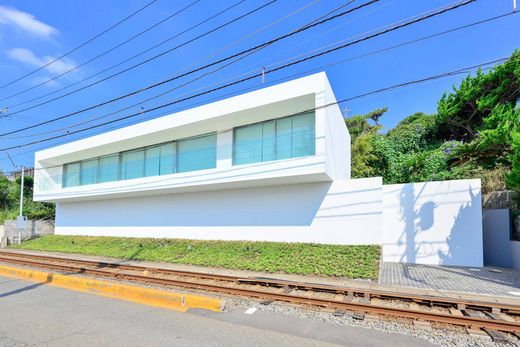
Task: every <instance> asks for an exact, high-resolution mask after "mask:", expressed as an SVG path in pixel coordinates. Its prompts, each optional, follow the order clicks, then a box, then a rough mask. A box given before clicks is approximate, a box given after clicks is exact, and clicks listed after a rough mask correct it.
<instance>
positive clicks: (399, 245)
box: [383, 180, 483, 267]
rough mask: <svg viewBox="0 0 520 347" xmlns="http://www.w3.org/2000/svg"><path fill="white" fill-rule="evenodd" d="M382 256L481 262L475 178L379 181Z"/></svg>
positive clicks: (451, 262)
mask: <svg viewBox="0 0 520 347" xmlns="http://www.w3.org/2000/svg"><path fill="white" fill-rule="evenodd" d="M383 225H384V232H383V260H384V261H393V262H404V263H418V264H440V265H459V266H475V267H481V266H483V240H482V200H481V194H480V180H454V181H441V182H424V183H410V184H393V185H385V186H383Z"/></svg>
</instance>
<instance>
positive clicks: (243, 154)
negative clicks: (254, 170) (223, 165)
mask: <svg viewBox="0 0 520 347" xmlns="http://www.w3.org/2000/svg"><path fill="white" fill-rule="evenodd" d="M274 135H275V132H274V121H269V122H264V123H257V124H252V125H247V126H244V127H240V128H237V129H236V130H235V134H234V162H235V164H237V165H239V164H249V163H257V162H261V161H268V160H274V158H275V136H274Z"/></svg>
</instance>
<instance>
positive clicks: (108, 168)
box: [98, 154, 119, 183]
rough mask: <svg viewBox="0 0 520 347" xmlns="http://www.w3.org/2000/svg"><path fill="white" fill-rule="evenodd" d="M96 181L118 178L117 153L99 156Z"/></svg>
mask: <svg viewBox="0 0 520 347" xmlns="http://www.w3.org/2000/svg"><path fill="white" fill-rule="evenodd" d="M98 175H99V176H98V182H100V183H101V182H110V181H117V180H118V179H119V154H112V155H107V156H105V157H101V158H99V173H98Z"/></svg>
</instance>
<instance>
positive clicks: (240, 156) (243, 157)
mask: <svg viewBox="0 0 520 347" xmlns="http://www.w3.org/2000/svg"><path fill="white" fill-rule="evenodd" d="M314 154H315V117H314V113H306V114H303V115H298V116H292V117H285V118H279V119H276V120H270V121H267V122H262V123H257V124H251V125H246V126H243V127H239V128H235V130H234V139H233V164H234V165H240V164H248V163H257V162H264V161H270V160H277V159H287V158H296V157H304V156H308V155H314Z"/></svg>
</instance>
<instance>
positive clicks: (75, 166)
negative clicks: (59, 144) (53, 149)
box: [63, 163, 80, 187]
mask: <svg viewBox="0 0 520 347" xmlns="http://www.w3.org/2000/svg"><path fill="white" fill-rule="evenodd" d="M79 166H80V165H79V163H72V164H66V165H65V166H64V167H63V186H64V187H73V186H79Z"/></svg>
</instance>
